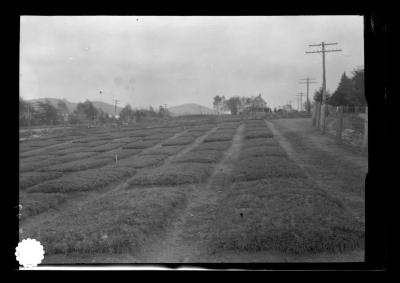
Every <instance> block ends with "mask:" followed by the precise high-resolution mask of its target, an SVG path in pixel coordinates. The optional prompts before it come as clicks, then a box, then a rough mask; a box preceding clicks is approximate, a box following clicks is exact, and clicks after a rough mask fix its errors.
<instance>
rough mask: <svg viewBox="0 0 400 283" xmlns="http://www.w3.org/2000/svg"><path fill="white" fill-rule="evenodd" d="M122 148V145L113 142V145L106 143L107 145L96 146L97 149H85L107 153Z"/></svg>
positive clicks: (86, 149)
mask: <svg viewBox="0 0 400 283" xmlns="http://www.w3.org/2000/svg"><path fill="white" fill-rule="evenodd" d="M121 146H122V144H121V143H119V142H112V143H106V144H103V145H99V146H95V147H87V148H85V149H84V151H93V152H106V151H110V150H113V149H116V148H120V147H121Z"/></svg>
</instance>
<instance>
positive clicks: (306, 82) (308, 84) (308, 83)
mask: <svg viewBox="0 0 400 283" xmlns="http://www.w3.org/2000/svg"><path fill="white" fill-rule="evenodd" d="M300 80H301V81H304V80H305V82H299V84H307V112H308V113H310V99H309V95H308V93H309V88H310V84H316V83H317V82H316V81H315V80H314V79H311V78H308V77H307V78H305V79H300Z"/></svg>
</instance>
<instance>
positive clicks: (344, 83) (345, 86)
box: [328, 72, 352, 106]
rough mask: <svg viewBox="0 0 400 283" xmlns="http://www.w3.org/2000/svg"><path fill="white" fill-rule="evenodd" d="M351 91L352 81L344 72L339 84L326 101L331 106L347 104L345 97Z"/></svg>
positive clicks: (347, 96) (346, 97)
mask: <svg viewBox="0 0 400 283" xmlns="http://www.w3.org/2000/svg"><path fill="white" fill-rule="evenodd" d="M351 92H352V81H351V79H349V78H348V77H347V76H346V73H345V72H344V73H343V74H342V77H341V79H340V82H339V85H338V87H337V89H336V90H335V92H334V93H333V94H332V96H331V97H330V98H329V101H328V103H329V104H331V105H333V106H341V105H348V104H349V102H348V101H347V99H348V98H349V96H350V95H351Z"/></svg>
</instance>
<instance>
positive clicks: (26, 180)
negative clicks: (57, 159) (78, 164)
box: [19, 172, 63, 190]
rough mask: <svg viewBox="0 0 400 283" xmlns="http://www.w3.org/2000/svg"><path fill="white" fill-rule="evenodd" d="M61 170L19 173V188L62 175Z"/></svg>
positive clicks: (22, 188)
mask: <svg viewBox="0 0 400 283" xmlns="http://www.w3.org/2000/svg"><path fill="white" fill-rule="evenodd" d="M62 175H63V174H62V173H61V172H27V173H20V174H19V189H20V190H24V189H26V188H28V187H32V186H34V185H36V184H39V183H42V182H44V181H48V180H51V179H56V178H59V177H61V176H62Z"/></svg>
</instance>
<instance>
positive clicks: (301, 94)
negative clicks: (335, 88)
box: [297, 92, 304, 112]
mask: <svg viewBox="0 0 400 283" xmlns="http://www.w3.org/2000/svg"><path fill="white" fill-rule="evenodd" d="M303 95H304V93H302V92H299V94H298V95H297V96H298V97H299V98H300V112H301V111H302V110H303Z"/></svg>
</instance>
